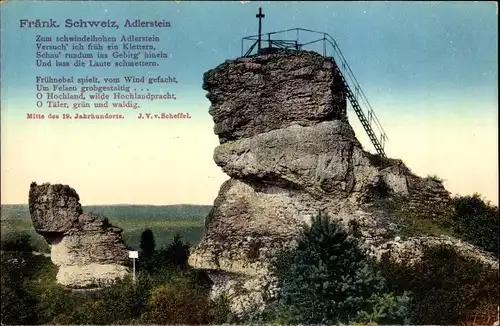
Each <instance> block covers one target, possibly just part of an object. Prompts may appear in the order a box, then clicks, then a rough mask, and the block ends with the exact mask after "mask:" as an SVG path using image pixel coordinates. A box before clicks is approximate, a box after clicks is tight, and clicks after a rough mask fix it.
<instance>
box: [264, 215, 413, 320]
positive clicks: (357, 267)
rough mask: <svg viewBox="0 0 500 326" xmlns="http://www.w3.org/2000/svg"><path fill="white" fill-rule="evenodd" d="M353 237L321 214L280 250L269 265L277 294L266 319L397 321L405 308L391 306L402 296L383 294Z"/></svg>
mask: <svg viewBox="0 0 500 326" xmlns="http://www.w3.org/2000/svg"><path fill="white" fill-rule="evenodd" d="M358 241H359V240H358V238H356V237H354V236H351V235H349V234H348V233H347V231H346V230H344V229H343V227H342V226H341V225H340V224H339V223H337V222H334V221H330V219H329V218H328V217H327V216H324V215H320V216H318V217H316V218H314V219H313V223H312V225H311V226H310V227H307V228H305V230H304V232H303V233H302V237H301V239H300V240H299V243H298V246H297V248H296V249H295V250H292V251H287V252H284V253H283V254H282V255H281V256H280V257H278V260H277V262H276V263H275V265H274V268H273V272H274V274H275V275H276V276H277V277H278V279H279V283H280V294H279V295H280V297H279V299H278V301H277V303H276V305H275V308H274V312H271V314H270V316H271V319H274V321H276V322H282V323H294V324H295V323H301V324H302V323H306V324H323V323H328V324H330V323H339V322H340V323H346V322H354V321H358V320H361V319H363V320H366V319H371V320H370V321H375V322H379V321H383V322H397V321H399V322H402V321H403V320H404V319H403V318H404V317H405V316H404V313H405V309H403V308H401V307H397V306H398V305H399V306H401V305H404V304H405V302H406V301H408V300H405V299H401V300H400V298H399V297H396V296H394V295H393V294H392V293H388V291H387V290H386V288H385V280H384V278H383V277H382V276H381V275H380V273H378V272H377V271H375V269H374V265H373V264H372V262H371V261H370V260H369V259H368V257H367V256H366V255H365V254H364V252H363V251H362V250H361V249H360V247H359V243H358ZM400 308H401V309H400Z"/></svg>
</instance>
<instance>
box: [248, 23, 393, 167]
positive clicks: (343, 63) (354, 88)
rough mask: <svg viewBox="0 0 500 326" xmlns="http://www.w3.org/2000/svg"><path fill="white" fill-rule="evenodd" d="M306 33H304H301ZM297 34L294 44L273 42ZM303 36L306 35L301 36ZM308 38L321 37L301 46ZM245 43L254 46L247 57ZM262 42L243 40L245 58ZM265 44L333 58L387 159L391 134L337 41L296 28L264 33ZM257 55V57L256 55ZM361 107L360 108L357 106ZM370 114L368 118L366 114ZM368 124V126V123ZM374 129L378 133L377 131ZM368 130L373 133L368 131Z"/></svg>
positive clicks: (380, 151) (365, 126)
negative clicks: (284, 36)
mask: <svg viewBox="0 0 500 326" xmlns="http://www.w3.org/2000/svg"><path fill="white" fill-rule="evenodd" d="M301 32H302V33H301ZM291 33H295V34H296V35H295V38H294V39H293V40H290V39H285V40H279V39H273V37H274V36H275V35H279V34H291ZM301 34H302V35H301ZM304 34H306V38H307V36H310V35H315V36H316V35H317V37H314V38H312V39H311V40H308V41H307V42H304V43H300V37H301V36H302V37H304ZM245 41H250V42H252V45H251V46H250V47H249V49H248V50H247V51H246V52H245V53H244V52H243V51H244V45H245ZM258 42H259V35H252V36H247V37H244V38H242V40H241V56H243V57H248V56H251V55H252V52H253V50H254V49H255V46H256V45H258ZM260 42H261V44H264V45H265V44H266V43H267V45H268V48H270V47H272V46H273V45H276V47H277V48H282V49H289V50H304V47H305V46H307V49H308V50H312V51H316V52H318V53H321V54H322V55H323V56H324V57H330V58H332V60H333V61H334V62H335V63H336V64H337V66H338V68H339V70H340V73H341V75H342V76H343V77H344V80H345V84H346V85H345V86H346V87H348V88H349V89H350V90H351V92H352V94H353V97H354V103H353V101H351V105H352V106H353V109H354V110H355V111H356V114H357V115H358V118H359V119H360V120H361V122H362V124H363V127H364V128H365V131H366V132H367V133H368V136H369V137H370V140H371V141H372V143H373V145H374V146H375V148H376V150H377V152H378V153H379V154H380V155H382V156H384V157H385V156H386V155H385V152H384V145H385V143H386V141H387V140H389V138H388V137H387V134H386V132H385V130H384V128H383V127H382V124H381V123H380V120H379V119H378V118H377V116H376V114H375V111H374V110H373V107H372V106H371V104H370V102H369V101H368V98H367V97H366V94H365V93H364V91H363V89H362V88H361V85H360V84H359V82H358V80H357V79H356V77H355V76H354V73H353V72H352V70H351V68H350V67H349V64H348V63H347V60H346V59H345V57H344V55H343V54H342V52H341V51H340V48H339V46H338V44H337V42H336V41H335V39H334V38H333V37H332V36H331V35H330V34H328V33H324V32H318V31H313V30H310V29H305V28H292V29H286V30H282V31H277V32H271V33H263V34H262V35H261V38H260ZM317 45H321V46H322V48H321V49H317V48H316V49H315V48H314V46H317ZM255 54H257V53H255ZM356 104H359V105H356ZM356 106H359V109H357V108H356ZM365 110H366V114H365ZM365 121H366V122H367V123H365ZM373 127H375V129H376V133H375V131H374V130H373ZM367 128H368V129H369V130H367ZM376 134H380V136H379V137H377V136H376Z"/></svg>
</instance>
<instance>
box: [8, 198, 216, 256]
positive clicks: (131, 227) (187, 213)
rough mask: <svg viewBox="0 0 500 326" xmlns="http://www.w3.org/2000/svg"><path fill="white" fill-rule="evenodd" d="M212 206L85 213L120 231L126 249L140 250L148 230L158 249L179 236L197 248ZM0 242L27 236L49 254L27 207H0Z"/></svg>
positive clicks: (98, 208) (120, 207) (123, 207)
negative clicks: (153, 236) (141, 240)
mask: <svg viewBox="0 0 500 326" xmlns="http://www.w3.org/2000/svg"><path fill="white" fill-rule="evenodd" d="M211 207H212V206H208V205H168V206H152V205H113V206H84V207H83V209H84V211H85V212H94V213H98V214H102V215H104V216H106V217H107V218H108V219H109V222H110V223H111V224H113V225H115V226H118V227H120V228H122V229H123V233H122V236H123V240H124V241H125V243H126V245H127V246H128V247H129V248H133V249H135V250H139V249H140V248H139V246H140V235H141V233H142V232H143V231H144V229H147V228H149V229H151V230H152V231H153V232H154V234H155V235H156V241H157V243H156V245H157V246H158V247H164V246H167V245H168V244H169V243H171V242H172V241H173V240H174V235H175V234H180V235H181V237H182V238H183V239H186V240H187V242H189V243H190V244H196V243H197V242H198V241H199V240H200V238H201V235H202V232H203V227H204V220H205V217H206V216H207V215H208V213H209V212H210V209H211ZM0 216H1V225H2V228H1V231H2V233H1V236H2V239H7V238H18V237H19V234H27V235H29V237H30V241H31V245H32V246H33V247H34V248H35V250H36V251H39V252H49V247H48V245H47V243H46V242H45V240H44V239H43V237H42V236H40V235H39V234H37V233H36V232H35V229H34V228H33V224H32V222H31V218H30V215H29V210H28V205H2V206H1V215H0Z"/></svg>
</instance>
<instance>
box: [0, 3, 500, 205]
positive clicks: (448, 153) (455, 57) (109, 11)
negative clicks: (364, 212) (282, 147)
mask: <svg viewBox="0 0 500 326" xmlns="http://www.w3.org/2000/svg"><path fill="white" fill-rule="evenodd" d="M259 7H262V9H263V12H264V14H265V15H266V16H265V18H264V19H263V22H262V30H263V33H268V32H273V31H277V30H284V29H288V28H295V27H300V28H307V29H311V30H317V31H321V32H326V33H328V34H330V35H331V36H332V37H333V38H334V39H335V40H336V42H337V44H338V45H339V47H340V49H341V51H342V53H343V55H344V57H345V58H346V60H347V62H348V63H349V66H350V67H351V69H352V71H353V73H354V75H355V76H356V79H357V80H358V82H359V83H360V85H361V87H362V89H363V91H364V93H365V94H366V96H367V98H368V99H369V101H370V103H371V106H372V107H373V108H374V110H375V112H376V114H377V116H378V118H379V120H380V121H381V123H382V125H383V127H384V129H385V131H386V133H387V135H388V141H387V143H386V147H385V151H386V153H387V155H388V156H389V157H393V158H400V159H402V160H403V162H405V163H406V165H407V166H409V167H410V169H411V170H412V171H413V172H415V173H416V174H418V175H421V176H427V175H437V176H439V177H441V178H442V179H444V180H445V181H444V184H445V187H446V188H447V189H448V190H449V191H450V192H451V193H452V194H460V195H469V194H472V193H475V192H478V193H480V194H482V195H483V196H484V197H485V198H486V199H487V200H490V201H491V202H492V203H494V204H498V123H497V121H498V59H497V57H498V28H497V24H498V8H497V5H496V3H495V2H326V1H325V2H321V1H318V2H272V1H271V2H269V1H250V2H242V1H231V2H222V1H207V2H188V1H154V2H153V1H151V2H148V1H110V2H107V1H84V2H78V1H36V2H34V1H12V0H11V1H6V2H2V4H1V5H0V14H1V41H2V44H1V45H2V46H1V54H0V57H1V62H2V66H1V81H2V83H1V200H0V201H1V203H2V204H17V203H27V201H28V191H29V185H30V183H31V182H32V181H35V182H37V183H43V182H51V183H63V184H69V185H70V186H71V187H73V188H75V190H76V191H77V192H78V193H79V194H80V198H81V202H82V204H84V205H93V204H124V203H128V204H155V205H163V204H182V203H185V204H212V203H213V200H214V199H215V197H216V196H217V194H218V191H219V188H220V185H221V183H222V182H223V181H225V180H227V179H228V176H227V175H225V174H224V173H223V172H222V171H221V169H220V168H219V167H217V166H216V165H215V163H214V161H213V150H214V148H215V147H216V146H217V145H218V139H217V136H216V135H215V134H214V133H213V121H212V117H211V116H210V115H209V113H208V109H209V107H210V102H209V101H208V99H206V97H205V94H206V91H204V90H203V89H202V87H201V86H202V80H203V73H204V72H205V71H207V70H209V69H212V68H215V67H216V66H217V65H219V64H221V63H223V62H224V61H225V60H228V59H235V58H237V57H239V56H241V38H242V37H245V36H250V35H255V34H256V33H257V20H256V18H255V14H256V13H257V11H258V8H259ZM21 19H27V20H36V19H40V20H49V19H53V20H56V21H58V22H59V23H60V27H59V28H26V27H20V23H19V21H20V20H21ZM66 19H72V20H80V19H82V20H108V19H109V20H114V21H116V22H117V23H118V24H119V25H120V28H119V29H111V28H66V27H64V21H65V20H66ZM126 19H130V20H135V19H141V20H144V21H151V20H162V19H164V20H166V21H169V22H170V23H171V27H169V28H124V27H123V24H124V22H125V20H126ZM91 34H93V35H96V36H102V35H105V36H108V37H109V36H116V37H121V36H122V35H131V34H133V35H136V36H150V35H156V36H158V37H159V38H160V42H158V43H155V46H156V50H161V51H164V52H167V53H169V58H168V59H161V60H156V62H158V63H159V66H158V67H124V68H119V67H117V68H95V67H63V68H61V67H54V66H53V67H39V66H37V65H36V58H35V55H36V52H37V47H36V43H37V42H36V36H37V35H42V36H50V37H53V38H55V37H58V36H62V35H67V36H74V35H77V36H82V35H91ZM304 37H305V36H304ZM53 44H55V43H53ZM144 44H147V43H144ZM246 46H248V43H246ZM82 52H89V51H82ZM103 52H106V51H103ZM111 52H112V51H108V53H111ZM131 75H136V76H146V78H149V77H157V76H168V75H170V76H175V77H176V78H177V80H178V83H177V84H165V85H162V84H154V85H137V88H139V87H140V88H143V89H146V88H147V89H149V90H150V91H151V92H152V93H165V92H173V93H175V94H176V96H177V100H175V101H174V100H165V101H153V102H151V101H147V102H141V103H140V108H139V109H135V110H134V109H130V108H129V109H121V111H120V112H122V113H123V114H124V116H125V119H123V120H102V121H96V120H87V121H76V120H67V119H57V120H56V119H44V120H29V119H26V116H27V114H28V113H45V114H48V113H53V114H60V115H61V116H62V114H64V113H70V114H74V113H76V112H87V113H92V112H94V113H97V112H103V109H102V108H85V109H82V108H77V109H73V108H47V107H46V104H45V106H44V107H41V108H39V107H37V105H36V102H37V99H36V96H37V89H36V76H52V77H58V76H79V77H84V76H90V77H91V76H96V77H98V78H100V79H101V80H103V78H105V77H119V78H123V77H124V76H131ZM108 110H109V112H112V111H113V110H111V109H108ZM115 111H116V109H115ZM138 112H143V113H146V112H151V113H177V112H184V113H189V114H190V116H191V117H192V118H191V119H177V120H140V119H137V114H138ZM348 115H349V121H350V123H351V124H352V126H353V128H354V130H355V132H356V135H357V137H358V139H359V140H360V141H361V143H362V144H363V146H364V147H365V148H366V149H367V150H370V151H372V152H373V147H372V145H371V143H370V141H369V139H368V137H367V136H366V135H365V132H364V131H363V129H362V127H361V124H360V123H359V122H358V120H357V117H356V116H355V113H354V112H353V111H352V110H350V111H349V112H348Z"/></svg>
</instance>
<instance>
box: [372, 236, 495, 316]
mask: <svg viewBox="0 0 500 326" xmlns="http://www.w3.org/2000/svg"><path fill="white" fill-rule="evenodd" d="M402 259H403V263H396V262H395V261H394V260H393V259H390V258H388V257H387V256H385V257H383V259H382V262H381V264H380V268H381V269H382V271H383V274H384V276H385V277H386V279H388V280H389V281H390V283H389V286H390V287H391V289H392V290H394V291H403V290H405V291H410V292H411V293H412V300H411V304H410V316H411V320H412V322H414V323H416V324H421V325H428V324H454V325H457V324H458V323H459V320H460V317H461V316H462V315H463V314H464V313H465V312H467V311H473V310H475V309H477V308H478V307H479V306H480V305H484V304H486V303H488V304H493V305H495V306H496V305H498V291H499V283H498V271H497V270H493V269H490V267H488V266H485V265H483V264H482V263H481V262H479V261H476V260H475V259H474V258H471V257H464V256H462V255H460V254H458V253H457V252H456V251H455V250H454V248H453V247H450V246H446V245H442V246H436V247H428V248H425V249H424V252H423V257H422V259H421V260H420V261H419V262H416V263H413V264H412V263H409V259H408V258H406V259H405V258H404V257H402Z"/></svg>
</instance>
